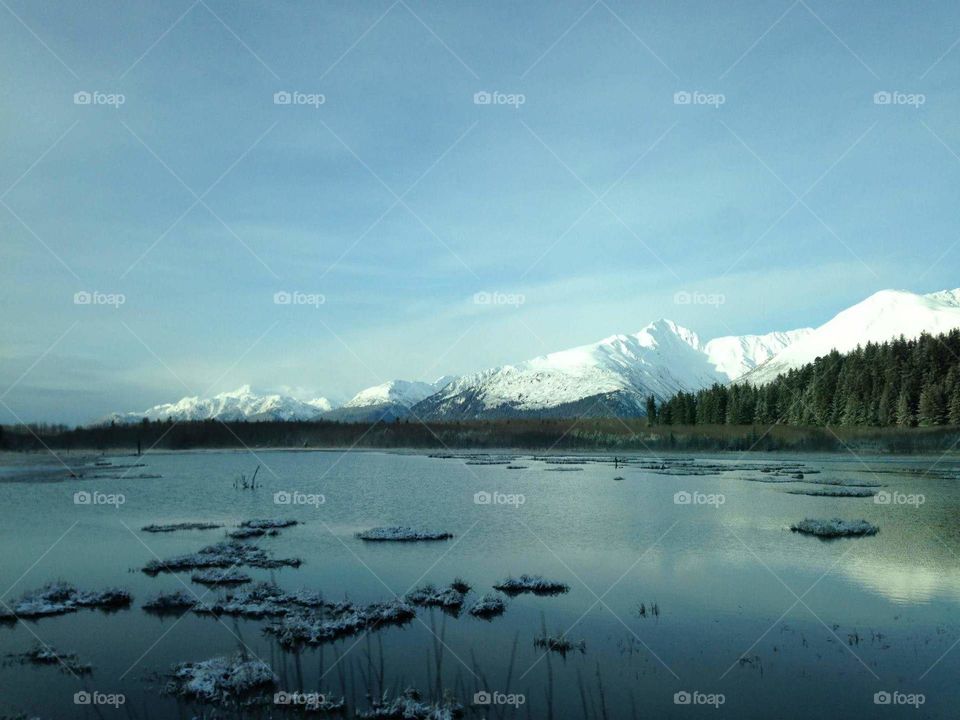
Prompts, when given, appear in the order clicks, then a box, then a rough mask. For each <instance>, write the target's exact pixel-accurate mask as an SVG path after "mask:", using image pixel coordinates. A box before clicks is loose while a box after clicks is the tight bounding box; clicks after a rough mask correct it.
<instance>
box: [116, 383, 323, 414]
mask: <svg viewBox="0 0 960 720" xmlns="http://www.w3.org/2000/svg"><path fill="white" fill-rule="evenodd" d="M331 409H332V406H331V404H330V401H329V400H327V399H326V398H323V397H318V398H315V399H313V400H307V401H303V400H297V399H295V398H292V397H288V396H285V395H276V394H262V395H261V394H258V393H256V392H254V391H253V389H252V388H251V387H250V386H249V385H242V386H240V387H239V388H237V389H236V390H233V391H230V392H224V393H220V394H219V395H214V396H213V397H211V398H201V397H197V396H193V397H185V398H181V399H180V400H178V401H177V402H174V403H164V404H162V405H154V406H153V407H152V408H149V409H147V410H144V411H143V412H139V413H138V412H131V413H114V414H112V415H110V416H109V417H108V418H106V422H118V423H124V422H127V423H135V422H140V421H141V420H143V419H144V418H147V419H148V420H151V421H156V420H166V419H168V418H170V419H172V420H175V421H181V422H183V421H189V420H214V419H215V420H224V421H226V420H316V419H317V418H319V417H321V416H322V415H323V414H324V413H325V412H328V411H330V410H331Z"/></svg>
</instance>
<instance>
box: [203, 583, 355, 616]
mask: <svg viewBox="0 0 960 720" xmlns="http://www.w3.org/2000/svg"><path fill="white" fill-rule="evenodd" d="M335 607H340V606H339V605H331V604H330V603H327V602H325V601H324V599H323V596H322V595H321V594H320V593H313V592H308V591H306V590H298V591H297V592H292V593H288V592H286V591H284V590H281V589H280V588H279V587H277V586H276V585H273V584H271V583H257V584H256V585H254V586H253V587H252V588H249V589H248V590H240V591H238V592H234V593H228V594H227V596H226V598H224V599H222V600H217V601H216V602H215V603H213V605H210V606H206V607H203V608H198V609H197V612H202V613H211V614H213V615H233V616H237V617H248V618H265V617H280V616H283V615H287V614H289V613H292V612H295V611H299V610H303V609H305V608H335Z"/></svg>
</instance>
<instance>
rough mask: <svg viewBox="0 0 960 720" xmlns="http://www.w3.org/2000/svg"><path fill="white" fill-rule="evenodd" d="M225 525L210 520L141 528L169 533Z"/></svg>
mask: <svg viewBox="0 0 960 720" xmlns="http://www.w3.org/2000/svg"><path fill="white" fill-rule="evenodd" d="M222 527H223V525H218V524H217V523H208V522H182V523H171V524H169V525H147V526H146V527H143V528H140V529H141V530H142V531H143V532H148V533H169V532H176V531H177V530H216V529H217V528H222Z"/></svg>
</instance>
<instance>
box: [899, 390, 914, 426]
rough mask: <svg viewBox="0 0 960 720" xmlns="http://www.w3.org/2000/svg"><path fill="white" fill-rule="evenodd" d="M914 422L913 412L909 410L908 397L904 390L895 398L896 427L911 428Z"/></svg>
mask: <svg viewBox="0 0 960 720" xmlns="http://www.w3.org/2000/svg"><path fill="white" fill-rule="evenodd" d="M913 422H914V418H913V410H911V408H910V397H909V395H908V394H907V391H906V389H904V390H901V391H900V395H899V396H898V397H897V425H899V426H900V427H912V426H913Z"/></svg>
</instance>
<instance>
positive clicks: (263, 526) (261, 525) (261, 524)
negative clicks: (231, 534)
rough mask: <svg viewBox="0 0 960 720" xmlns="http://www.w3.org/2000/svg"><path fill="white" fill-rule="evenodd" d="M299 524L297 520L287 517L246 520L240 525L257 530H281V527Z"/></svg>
mask: <svg viewBox="0 0 960 720" xmlns="http://www.w3.org/2000/svg"><path fill="white" fill-rule="evenodd" d="M297 524H299V523H298V522H297V521H296V520H290V519H289V518H287V519H280V520H275V519H258V520H244V521H243V522H242V523H240V527H245V528H253V529H255V530H279V529H281V528H287V527H293V526H294V525H297Z"/></svg>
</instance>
